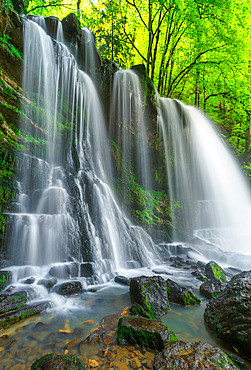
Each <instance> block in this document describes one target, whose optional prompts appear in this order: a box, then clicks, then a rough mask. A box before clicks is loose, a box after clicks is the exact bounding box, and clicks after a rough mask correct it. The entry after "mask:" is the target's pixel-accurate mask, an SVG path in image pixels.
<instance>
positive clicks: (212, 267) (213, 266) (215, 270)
mask: <svg viewBox="0 0 251 370" xmlns="http://www.w3.org/2000/svg"><path fill="white" fill-rule="evenodd" d="M205 275H206V276H207V277H208V279H211V280H213V279H216V280H220V281H222V282H224V283H226V282H227V278H226V275H225V272H224V271H223V269H222V268H221V267H220V266H219V265H218V263H216V262H214V261H210V262H209V263H208V264H207V265H206V267H205Z"/></svg>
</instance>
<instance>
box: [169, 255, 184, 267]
mask: <svg viewBox="0 0 251 370" xmlns="http://www.w3.org/2000/svg"><path fill="white" fill-rule="evenodd" d="M169 261H170V262H173V263H172V264H171V266H172V267H175V268H180V267H183V266H184V265H185V261H184V259H183V258H181V257H179V256H175V257H174V256H173V257H170V258H169Z"/></svg>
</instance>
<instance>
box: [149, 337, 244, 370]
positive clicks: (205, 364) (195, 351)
mask: <svg viewBox="0 0 251 370" xmlns="http://www.w3.org/2000/svg"><path fill="white" fill-rule="evenodd" d="M153 368H154V370H164V369H172V370H180V369H191V370H193V369H194V370H195V369H212V370H213V369H226V370H227V369H233V370H235V369H236V370H237V369H238V367H236V366H235V365H234V364H233V363H232V361H231V360H230V359H229V358H228V356H227V355H226V354H225V353H224V352H223V351H222V350H220V349H219V348H214V347H213V346H211V345H210V344H208V343H202V342H196V343H189V342H183V341H177V342H170V343H168V344H167V345H166V347H165V348H164V350H163V351H162V352H161V353H158V354H157V355H156V356H155V360H154V365H153Z"/></svg>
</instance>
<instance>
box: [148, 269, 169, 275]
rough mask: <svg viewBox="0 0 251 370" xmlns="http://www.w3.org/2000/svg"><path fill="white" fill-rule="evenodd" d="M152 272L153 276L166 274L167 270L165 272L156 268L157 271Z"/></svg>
mask: <svg viewBox="0 0 251 370" xmlns="http://www.w3.org/2000/svg"><path fill="white" fill-rule="evenodd" d="M152 272H153V273H154V274H158V275H160V274H168V270H165V269H162V268H157V269H153V270H152Z"/></svg>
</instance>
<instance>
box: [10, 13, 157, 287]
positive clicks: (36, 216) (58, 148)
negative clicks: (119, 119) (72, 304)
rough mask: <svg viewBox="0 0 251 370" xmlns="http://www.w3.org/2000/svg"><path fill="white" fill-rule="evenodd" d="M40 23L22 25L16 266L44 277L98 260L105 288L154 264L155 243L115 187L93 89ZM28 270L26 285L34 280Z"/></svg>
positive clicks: (14, 221) (13, 249)
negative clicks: (119, 272) (67, 264)
mask: <svg viewBox="0 0 251 370" xmlns="http://www.w3.org/2000/svg"><path fill="white" fill-rule="evenodd" d="M36 20H37V19H36V17H35V18H34V21H36ZM38 20H39V22H38V23H39V24H40V23H41V20H40V18H39V19H38ZM34 21H31V20H28V19H26V20H25V22H24V77H23V91H24V94H25V99H24V101H23V103H22V111H23V115H22V118H21V127H20V128H21V130H22V132H23V134H24V138H25V139H24V141H25V143H24V146H25V151H24V152H25V154H24V153H20V154H19V156H18V174H17V182H18V188H19V197H18V200H17V203H16V209H15V211H14V212H12V213H10V219H11V232H10V234H11V238H10V240H9V245H10V250H11V255H12V260H13V261H14V263H15V264H18V265H26V266H27V265H33V266H40V270H39V271H40V272H37V270H36V272H35V273H37V274H39V273H40V274H41V273H42V274H44V275H45V276H46V274H48V271H49V269H50V267H51V264H53V263H56V262H58V263H59V262H62V261H66V260H67V258H69V256H71V260H72V258H73V259H74V260H75V261H77V262H78V263H80V262H83V261H84V262H86V261H92V262H94V263H95V274H96V275H97V276H96V277H97V279H96V281H99V282H102V281H106V280H107V279H110V278H111V276H112V275H111V274H113V273H114V271H115V270H116V269H118V268H131V267H140V266H146V265H151V264H152V263H153V261H155V260H156V258H157V252H156V247H155V245H154V243H153V242H152V240H151V238H150V237H149V236H148V235H147V234H146V233H145V232H144V231H143V229H141V228H139V227H136V226H132V225H131V223H130V222H129V220H128V219H127V218H126V217H125V216H124V214H123V213H122V212H121V210H120V208H119V206H118V204H117V201H116V199H115V196H114V194H113V192H112V191H111V189H110V187H109V179H110V178H111V171H112V169H111V164H110V162H111V161H110V153H109V150H108V146H107V143H108V141H107V137H106V129H105V123H104V118H103V113H102V109H101V106H100V102H99V98H98V95H97V92H96V90H95V87H94V85H93V82H92V80H91V79H90V77H88V75H87V74H85V73H84V72H82V71H80V70H79V69H78V66H77V63H76V60H75V58H74V57H73V55H72V54H71V53H70V52H69V50H68V49H67V47H66V46H64V45H63V44H62V43H60V42H57V41H55V40H53V39H51V37H49V36H48V35H47V34H46V33H45V31H44V30H43V29H42V28H41V27H40V26H39V24H37V23H35V22H34ZM34 122H35V123H34ZM44 265H47V266H48V268H45V267H43V266H44ZM23 271H26V272H25V273H24V272H22V273H21V275H20V276H21V277H22V278H23V277H24V276H25V275H26V276H27V275H29V274H34V268H32V269H31V270H29V269H26V268H24V269H23ZM17 279H18V277H17ZM92 283H93V280H92Z"/></svg>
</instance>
